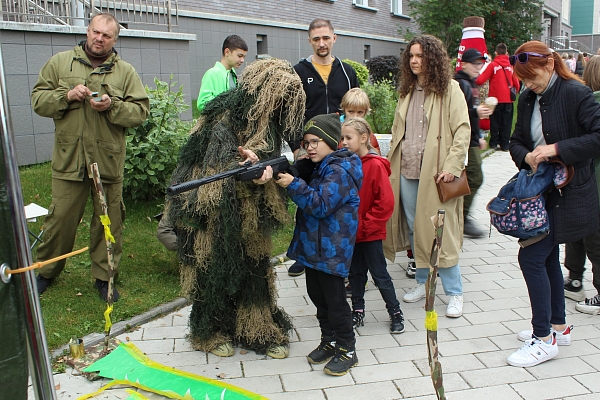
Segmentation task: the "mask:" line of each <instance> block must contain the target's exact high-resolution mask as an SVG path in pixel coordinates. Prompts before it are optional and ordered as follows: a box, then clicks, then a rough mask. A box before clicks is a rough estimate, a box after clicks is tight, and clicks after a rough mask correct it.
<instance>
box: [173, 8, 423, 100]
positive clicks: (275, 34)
mask: <svg viewBox="0 0 600 400" xmlns="http://www.w3.org/2000/svg"><path fill="white" fill-rule="evenodd" d="M406 7H407V6H406V4H405V3H403V2H402V1H401V0H337V1H336V0H295V1H292V0H283V1H274V0H263V1H260V2H241V1H231V0H230V1H203V2H197V1H193V0H185V1H180V2H179V14H180V18H179V26H178V27H177V30H178V31H180V32H185V33H192V34H195V35H196V37H197V40H196V42H195V43H193V44H190V75H191V84H192V86H191V91H192V96H193V98H196V97H197V95H198V91H199V88H200V80H201V79H202V75H203V74H204V72H206V70H208V69H209V68H211V67H212V66H213V65H214V63H215V61H217V60H218V59H220V56H221V46H222V44H223V40H224V39H225V37H226V36H228V35H231V34H237V35H240V36H241V37H242V38H244V40H245V41H246V42H247V43H248V46H249V51H248V56H247V58H246V63H250V62H252V61H254V60H256V59H257V58H260V57H265V56H271V57H276V58H282V59H285V60H288V61H289V62H290V63H292V64H295V63H297V62H298V61H299V60H300V59H301V58H304V57H307V56H309V55H311V54H312V49H311V47H310V45H309V43H308V31H307V30H308V25H309V23H310V22H311V21H312V20H313V19H314V18H317V17H319V18H326V19H329V20H330V21H331V22H332V24H333V26H334V28H335V32H336V34H337V35H338V38H337V42H336V44H335V46H334V49H333V54H334V55H335V56H337V57H339V58H341V59H345V58H348V59H351V60H354V61H357V62H364V60H366V59H369V58H371V57H374V56H378V55H399V54H400V51H401V50H402V49H403V43H404V42H405V41H404V35H403V33H404V32H405V31H406V29H407V28H411V29H414V24H413V22H412V21H411V19H410V17H408V16H407V15H406V14H408V11H407V10H406Z"/></svg>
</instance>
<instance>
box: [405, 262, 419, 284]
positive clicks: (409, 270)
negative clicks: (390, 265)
mask: <svg viewBox="0 0 600 400" xmlns="http://www.w3.org/2000/svg"><path fill="white" fill-rule="evenodd" d="M416 274H417V264H415V259H414V258H409V259H408V264H407V265H406V276H407V277H409V278H412V279H415V275H416Z"/></svg>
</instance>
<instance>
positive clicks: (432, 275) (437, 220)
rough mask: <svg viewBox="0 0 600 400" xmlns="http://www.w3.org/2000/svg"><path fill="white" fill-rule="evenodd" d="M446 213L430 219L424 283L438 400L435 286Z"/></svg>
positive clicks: (440, 382)
mask: <svg viewBox="0 0 600 400" xmlns="http://www.w3.org/2000/svg"><path fill="white" fill-rule="evenodd" d="M445 216H446V212H445V211H444V210H438V212H437V215H436V216H434V217H432V218H431V219H432V222H433V225H434V226H435V239H434V240H433V246H432V247H431V257H430V258H429V264H430V265H431V268H429V275H428V276H427V282H426V283H425V295H426V297H425V328H427V356H428V358H429V369H430V371H431V380H432V381H433V388H434V389H435V394H436V395H437V398H438V399H440V400H445V399H446V395H445V394H444V381H443V377H442V364H440V362H439V361H438V355H439V351H438V342H437V324H438V320H437V313H436V312H435V308H434V306H435V286H436V279H437V273H438V265H439V262H440V253H441V251H442V236H443V235H444V218H445Z"/></svg>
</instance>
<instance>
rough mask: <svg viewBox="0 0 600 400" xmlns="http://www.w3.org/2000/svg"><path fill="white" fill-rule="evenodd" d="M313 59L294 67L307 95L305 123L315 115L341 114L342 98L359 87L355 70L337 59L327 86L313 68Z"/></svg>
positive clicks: (305, 60)
mask: <svg viewBox="0 0 600 400" xmlns="http://www.w3.org/2000/svg"><path fill="white" fill-rule="evenodd" d="M311 58H312V56H310V57H309V58H303V59H302V60H300V62H299V63H298V64H296V65H294V69H295V70H296V73H297V74H298V75H299V76H300V79H301V80H302V86H303V88H304V93H306V112H305V113H304V123H306V122H308V120H309V119H311V118H312V117H314V116H315V115H320V114H330V113H335V112H339V111H340V103H341V102H342V97H344V95H345V94H346V92H347V91H348V90H350V89H352V88H355V87H358V86H359V85H358V79H357V78H356V72H355V71H354V68H352V67H351V66H350V65H348V64H346V63H343V62H341V61H340V60H339V59H338V58H337V57H336V58H335V59H334V60H333V64H332V65H331V72H330V74H329V79H328V80H327V84H325V82H323V79H322V78H321V75H319V73H318V72H317V70H316V69H315V67H313V65H312V62H311V61H310V60H311Z"/></svg>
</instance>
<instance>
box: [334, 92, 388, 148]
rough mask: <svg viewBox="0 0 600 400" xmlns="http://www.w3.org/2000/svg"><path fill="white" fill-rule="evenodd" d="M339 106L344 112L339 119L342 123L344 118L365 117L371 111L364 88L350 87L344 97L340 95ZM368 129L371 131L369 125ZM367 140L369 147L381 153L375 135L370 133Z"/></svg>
mask: <svg viewBox="0 0 600 400" xmlns="http://www.w3.org/2000/svg"><path fill="white" fill-rule="evenodd" d="M340 108H341V109H342V111H343V113H344V114H343V115H342V116H341V117H340V121H341V122H342V123H343V122H344V121H345V120H346V118H365V117H366V116H367V115H368V114H369V112H370V111H371V102H370V101H369V96H368V95H367V93H365V91H364V90H362V89H361V88H352V89H350V90H348V91H347V92H346V94H345V95H344V97H342V102H341V103H340ZM365 122H366V121H365ZM367 125H368V124H367ZM369 131H371V127H369ZM369 140H370V143H371V146H372V147H371V148H372V149H374V150H375V151H376V152H377V154H381V150H380V149H379V142H378V141H377V138H376V137H375V135H370V138H369Z"/></svg>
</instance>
